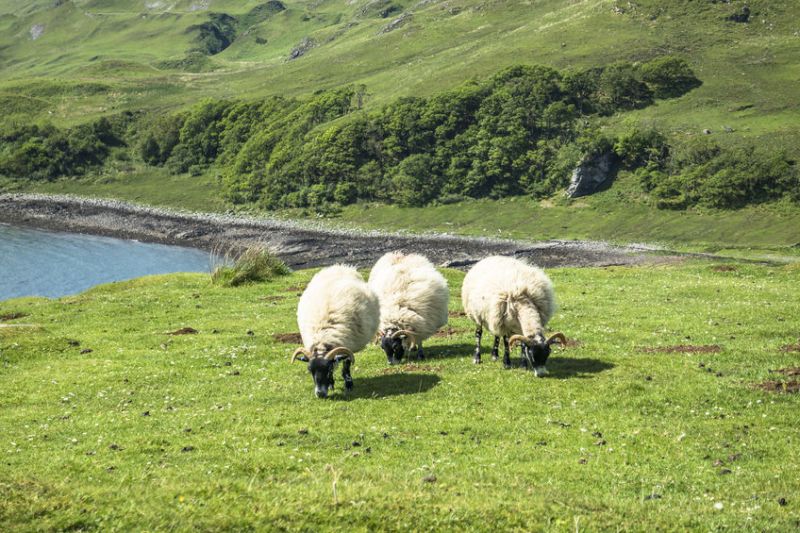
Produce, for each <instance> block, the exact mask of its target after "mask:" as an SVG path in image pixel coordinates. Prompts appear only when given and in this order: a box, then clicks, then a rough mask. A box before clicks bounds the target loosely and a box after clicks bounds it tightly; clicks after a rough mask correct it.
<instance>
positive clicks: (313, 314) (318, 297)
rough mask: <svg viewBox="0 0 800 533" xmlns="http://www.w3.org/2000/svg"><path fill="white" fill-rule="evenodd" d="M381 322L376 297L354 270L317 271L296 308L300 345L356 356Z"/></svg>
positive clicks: (332, 268) (331, 269)
mask: <svg viewBox="0 0 800 533" xmlns="http://www.w3.org/2000/svg"><path fill="white" fill-rule="evenodd" d="M379 320H380V304H379V302H378V297H377V295H376V294H375V293H374V292H373V291H372V289H370V288H369V286H368V285H367V284H366V283H365V282H364V279H363V278H362V277H361V275H360V274H359V273H358V271H357V270H356V269H355V268H352V267H349V266H344V265H334V266H332V267H328V268H325V269H323V270H321V271H319V272H318V273H317V274H316V275H315V276H314V277H313V278H312V279H311V282H310V283H309V284H308V287H307V288H306V290H305V291H304V292H303V295H302V296H301V297H300V302H299V304H298V306H297V323H298V326H299V328H300V335H301V337H302V338H303V345H304V346H305V347H306V348H308V349H313V348H314V347H316V346H318V345H322V344H328V345H330V346H333V347H335V346H344V347H345V348H348V349H350V350H352V351H353V352H357V351H359V350H362V349H363V348H364V347H365V346H366V345H367V344H368V343H369V342H370V341H371V340H372V339H373V337H374V335H375V332H376V331H377V330H378V323H379Z"/></svg>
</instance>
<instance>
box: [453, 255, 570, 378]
mask: <svg viewBox="0 0 800 533" xmlns="http://www.w3.org/2000/svg"><path fill="white" fill-rule="evenodd" d="M461 302H462V304H463V306H464V312H465V313H466V315H467V316H468V317H469V318H471V319H472V320H473V321H474V322H475V324H476V325H477V329H476V330H475V358H474V363H475V364H480V362H481V336H482V335H483V328H484V327H485V328H487V329H488V330H489V331H491V332H492V333H493V334H494V335H495V339H494V346H493V348H492V360H493V361H496V360H497V352H498V345H499V344H500V337H502V338H503V344H504V348H505V352H504V353H503V366H504V367H505V368H511V357H510V350H511V349H512V348H514V346H515V345H516V344H518V343H519V344H521V345H522V365H523V366H525V367H527V368H529V369H531V370H533V371H534V373H535V374H536V376H537V377H542V376H544V375H545V374H547V369H546V368H545V363H546V362H547V358H548V357H549V356H550V345H551V344H552V343H553V342H555V341H559V342H560V343H561V345H562V347H563V346H564V345H565V344H566V342H567V339H566V337H565V336H564V334H563V333H554V334H553V335H551V336H550V337H549V338H547V339H545V337H544V328H545V326H546V325H547V322H548V321H549V320H550V318H551V317H552V316H553V313H554V312H555V293H554V290H553V283H552V282H551V281H550V278H548V277H547V275H546V274H545V273H544V272H543V271H542V270H541V269H539V268H537V267H535V266H531V265H529V264H528V263H526V262H525V261H520V260H519V259H514V258H512V257H502V256H492V257H487V258H486V259H483V260H481V261H479V262H477V263H476V264H475V265H474V266H473V267H472V268H471V269H470V271H469V272H467V275H466V276H465V277H464V284H463V286H462V288H461Z"/></svg>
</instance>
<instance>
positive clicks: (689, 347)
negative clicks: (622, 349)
mask: <svg viewBox="0 0 800 533" xmlns="http://www.w3.org/2000/svg"><path fill="white" fill-rule="evenodd" d="M639 351H642V352H645V353H719V352H721V351H722V348H720V347H719V345H717V344H706V345H701V346H695V345H693V344H678V345H676V346H650V347H644V348H639Z"/></svg>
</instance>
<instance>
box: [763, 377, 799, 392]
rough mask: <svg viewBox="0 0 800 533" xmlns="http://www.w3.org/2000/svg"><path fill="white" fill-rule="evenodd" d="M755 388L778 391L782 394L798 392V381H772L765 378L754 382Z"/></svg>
mask: <svg viewBox="0 0 800 533" xmlns="http://www.w3.org/2000/svg"><path fill="white" fill-rule="evenodd" d="M756 388H757V389H761V390H763V391H767V392H778V393H783V394H797V393H798V392H800V381H797V380H793V381H774V380H767V381H764V382H762V383H757V384H756Z"/></svg>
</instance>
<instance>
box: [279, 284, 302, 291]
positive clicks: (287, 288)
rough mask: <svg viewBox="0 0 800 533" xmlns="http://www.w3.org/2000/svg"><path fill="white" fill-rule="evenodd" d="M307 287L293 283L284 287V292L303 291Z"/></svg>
mask: <svg viewBox="0 0 800 533" xmlns="http://www.w3.org/2000/svg"><path fill="white" fill-rule="evenodd" d="M305 289H306V288H305V287H300V286H298V285H292V286H291V287H286V288H285V289H283V292H303V291H304V290H305Z"/></svg>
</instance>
